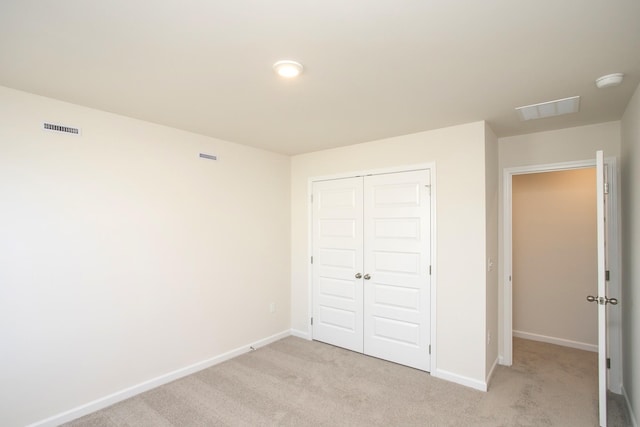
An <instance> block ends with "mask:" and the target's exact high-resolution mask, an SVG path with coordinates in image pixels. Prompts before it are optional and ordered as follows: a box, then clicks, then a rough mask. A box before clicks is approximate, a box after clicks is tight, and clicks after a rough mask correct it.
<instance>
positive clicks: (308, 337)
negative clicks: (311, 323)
mask: <svg viewBox="0 0 640 427" xmlns="http://www.w3.org/2000/svg"><path fill="white" fill-rule="evenodd" d="M291 335H293V336H294V337H298V338H302V339H305V340H308V341H311V334H310V333H309V332H305V331H301V330H299V329H292V330H291Z"/></svg>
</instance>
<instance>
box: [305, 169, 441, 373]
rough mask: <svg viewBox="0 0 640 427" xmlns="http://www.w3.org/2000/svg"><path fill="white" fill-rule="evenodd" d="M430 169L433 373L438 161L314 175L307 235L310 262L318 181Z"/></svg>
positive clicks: (310, 283)
mask: <svg viewBox="0 0 640 427" xmlns="http://www.w3.org/2000/svg"><path fill="white" fill-rule="evenodd" d="M424 169H427V170H428V171H429V179H430V182H431V184H430V185H431V187H430V188H431V199H430V204H431V212H430V218H431V224H430V227H431V290H430V291H431V292H430V297H431V306H430V307H429V310H430V315H429V317H430V319H429V321H430V322H431V324H430V334H431V336H430V341H431V347H430V350H431V367H430V369H429V372H430V373H432V374H433V373H434V372H436V370H437V366H438V364H437V354H438V351H437V346H438V339H437V338H438V336H437V327H436V319H437V316H436V301H437V298H436V293H437V288H438V286H437V280H438V267H437V265H438V263H437V251H436V248H437V233H436V204H437V201H436V188H437V185H436V176H437V173H436V164H435V162H429V163H420V164H417V165H407V166H398V167H392V168H384V169H368V170H362V171H355V172H345V173H339V174H334V175H324V176H315V177H311V178H309V179H308V181H307V203H308V204H307V236H308V239H307V241H308V245H307V255H308V256H307V260H309V262H311V256H312V254H313V240H312V238H313V222H312V221H313V205H312V203H311V197H312V195H313V183H314V182H315V181H326V180H330V179H342V178H353V177H358V176H367V175H378V174H385V173H396V172H410V171H415V170H424ZM309 267H310V268H309V269H308V270H307V283H308V295H309V301H307V313H308V314H309V315H308V317H309V320H311V316H312V314H313V269H312V268H311V266H309ZM308 337H309V339H313V326H311V325H309V336H308Z"/></svg>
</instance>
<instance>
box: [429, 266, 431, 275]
mask: <svg viewBox="0 0 640 427" xmlns="http://www.w3.org/2000/svg"><path fill="white" fill-rule="evenodd" d="M429 276H431V266H429Z"/></svg>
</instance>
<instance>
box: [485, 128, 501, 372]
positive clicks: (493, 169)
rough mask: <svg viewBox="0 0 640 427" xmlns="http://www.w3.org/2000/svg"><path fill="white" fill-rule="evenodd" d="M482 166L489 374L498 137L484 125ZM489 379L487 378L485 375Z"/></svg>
mask: <svg viewBox="0 0 640 427" xmlns="http://www.w3.org/2000/svg"><path fill="white" fill-rule="evenodd" d="M485 139H486V145H485V170H486V182H485V185H486V209H487V216H486V220H487V225H486V230H487V253H486V258H487V259H486V262H487V265H486V281H487V296H486V303H487V308H486V315H487V320H486V322H487V323H486V331H487V336H486V337H485V339H486V341H487V353H486V354H487V355H486V360H485V364H486V373H487V376H489V375H491V373H492V369H493V368H494V367H495V365H496V364H497V362H498V272H499V270H500V269H499V266H498V186H499V176H498V175H499V174H498V138H497V137H496V136H495V134H494V133H493V131H492V130H491V128H489V126H486V128H485ZM487 380H489V378H487Z"/></svg>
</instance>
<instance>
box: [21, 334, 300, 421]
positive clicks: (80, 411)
mask: <svg viewBox="0 0 640 427" xmlns="http://www.w3.org/2000/svg"><path fill="white" fill-rule="evenodd" d="M289 335H291V331H289V330H286V331H283V332H280V333H277V334H275V335H271V336H270V337H267V338H263V339H261V340H258V341H255V342H253V343H251V344H247V345H244V346H242V347H238V348H236V349H235V350H231V351H228V352H226V353H223V354H220V355H218V356H214V357H212V358H210V359H206V360H203V361H201V362H198V363H194V364H193V365H189V366H185V367H184V368H180V369H176V370H175V371H172V372H169V373H166V374H164V375H161V376H159V377H156V378H152V379H150V380H148V381H145V382H142V383H140V384H136V385H134V386H131V387H128V388H125V389H124V390H120V391H117V392H115V393H112V394H110V395H108V396H104V397H101V398H100V399H96V400H94V401H92V402H89V403H86V404H84V405H80V406H78V407H76V408H73V409H70V410H68V411H65V412H63V413H61V414H58V415H54V416H52V417H49V418H46V419H44V420H41V421H38V422H35V423H33V424H30V425H28V426H27V427H55V426H58V425H60V424H63V423H66V422H69V421H72V420H75V419H76V418H80V417H83V416H85V415H88V414H90V413H92V412H95V411H98V410H100V409H104V408H106V407H108V406H111V405H113V404H115V403H118V402H120V401H123V400H125V399H128V398H130V397H133V396H135V395H137V394H140V393H143V392H145V391H148V390H151V389H152V388H156V387H159V386H161V385H163V384H167V383H169V382H171V381H175V380H177V379H179V378H182V377H186V376H187V375H191V374H193V373H195V372H198V371H201V370H203V369H206V368H209V367H211V366H214V365H217V364H219V363H222V362H225V361H227V360H229V359H233V358H234V357H237V356H240V355H241V354H244V353H248V352H249V351H251V348H252V347H253V348H254V349H257V348H259V347H263V346H265V345H268V344H271V343H272V342H275V341H278V340H279V339H282V338H285V337H288V336H289Z"/></svg>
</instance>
